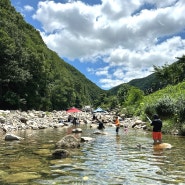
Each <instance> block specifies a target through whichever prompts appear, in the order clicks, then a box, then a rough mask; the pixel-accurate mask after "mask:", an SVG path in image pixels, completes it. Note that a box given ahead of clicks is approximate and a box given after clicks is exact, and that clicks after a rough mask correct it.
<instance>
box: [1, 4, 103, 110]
mask: <svg viewBox="0 0 185 185" xmlns="http://www.w3.org/2000/svg"><path fill="white" fill-rule="evenodd" d="M0 17H1V19H0V109H22V110H28V109H36V110H54V109H55V110H61V109H67V108H68V107H71V106H76V107H82V106H84V105H92V104H93V102H94V100H97V99H98V97H99V95H100V94H102V93H104V92H105V91H103V90H102V89H100V88H99V87H98V86H96V85H95V84H94V83H92V82H91V81H90V80H88V79H87V78H86V77H85V76H84V75H83V74H81V73H80V72H79V71H78V70H76V69H75V68H74V67H72V66H71V65H69V64H67V63H66V62H65V61H63V60H62V59H61V58H60V57H59V56H58V55H57V54H56V53H55V52H53V51H51V50H50V49H48V48H47V46H46V44H45V43H44V42H43V40H42V38H41V36H40V33H39V32H38V31H37V30H36V29H35V28H34V27H32V26H31V25H29V24H27V23H26V22H25V21H24V19H23V17H22V16H21V14H20V13H18V12H16V10H15V9H14V7H12V6H11V3H10V1H9V0H1V1H0Z"/></svg>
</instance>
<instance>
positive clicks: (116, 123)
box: [115, 116, 120, 134]
mask: <svg viewBox="0 0 185 185" xmlns="http://www.w3.org/2000/svg"><path fill="white" fill-rule="evenodd" d="M115 125H116V134H118V132H119V128H120V122H119V118H118V116H116V120H115Z"/></svg>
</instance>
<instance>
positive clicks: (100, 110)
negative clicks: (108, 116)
mask: <svg viewBox="0 0 185 185" xmlns="http://www.w3.org/2000/svg"><path fill="white" fill-rule="evenodd" d="M98 112H106V111H105V110H103V109H102V108H100V107H98V108H97V109H96V110H94V111H93V113H98Z"/></svg>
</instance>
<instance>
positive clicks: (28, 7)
mask: <svg viewBox="0 0 185 185" xmlns="http://www.w3.org/2000/svg"><path fill="white" fill-rule="evenodd" d="M24 10H25V11H27V12H31V11H33V10H34V8H33V7H32V6H30V5H25V6H24Z"/></svg>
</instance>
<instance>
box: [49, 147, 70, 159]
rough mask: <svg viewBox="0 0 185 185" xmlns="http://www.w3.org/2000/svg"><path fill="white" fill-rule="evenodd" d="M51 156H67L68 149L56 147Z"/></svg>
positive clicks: (59, 157)
mask: <svg viewBox="0 0 185 185" xmlns="http://www.w3.org/2000/svg"><path fill="white" fill-rule="evenodd" d="M52 156H53V157H54V158H57V159H61V158H66V157H69V156H70V153H69V151H67V150H64V149H56V150H55V151H54V152H53V154H52Z"/></svg>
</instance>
